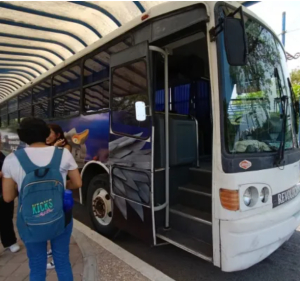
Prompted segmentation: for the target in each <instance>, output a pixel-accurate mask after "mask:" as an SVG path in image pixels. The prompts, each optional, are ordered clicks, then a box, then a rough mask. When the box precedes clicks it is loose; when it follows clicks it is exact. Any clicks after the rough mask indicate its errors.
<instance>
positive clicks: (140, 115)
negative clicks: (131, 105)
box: [135, 101, 147, 122]
mask: <svg viewBox="0 0 300 281" xmlns="http://www.w3.org/2000/svg"><path fill="white" fill-rule="evenodd" d="M146 117H147V115H146V104H145V103H144V102H143V101H137V102H136V103H135V118H136V120H137V121H140V122H142V121H145V120H146Z"/></svg>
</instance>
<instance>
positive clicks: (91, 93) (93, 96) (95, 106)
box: [84, 80, 109, 113]
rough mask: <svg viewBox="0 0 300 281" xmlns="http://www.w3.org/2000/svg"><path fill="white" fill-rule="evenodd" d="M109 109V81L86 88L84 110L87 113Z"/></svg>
mask: <svg viewBox="0 0 300 281" xmlns="http://www.w3.org/2000/svg"><path fill="white" fill-rule="evenodd" d="M108 108H109V81H108V80H106V81H104V82H102V83H99V84H97V85H94V86H91V87H88V88H85V90H84V109H85V112H87V113H90V112H97V111H99V110H103V109H108Z"/></svg>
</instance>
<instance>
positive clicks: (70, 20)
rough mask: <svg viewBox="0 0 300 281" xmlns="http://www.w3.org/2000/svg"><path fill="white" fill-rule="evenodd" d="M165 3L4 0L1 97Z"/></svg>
mask: <svg viewBox="0 0 300 281" xmlns="http://www.w3.org/2000/svg"><path fill="white" fill-rule="evenodd" d="M162 2H163V1H146V2H139V1H126V2H123V1H115V2H113V1H111V2H109V1H77V2H75V1H70V2H51V1H50V2H47V1H39V2H26V1H2V2H0V14H1V15H5V16H2V17H1V18H0V99H1V98H4V97H6V96H8V95H10V94H12V93H14V92H15V91H16V90H17V89H19V88H20V87H22V86H23V85H24V84H26V83H29V82H30V81H32V80H33V79H34V78H36V77H38V76H39V75H41V74H43V73H45V72H46V71H47V70H49V69H51V68H52V67H54V66H56V65H58V64H59V63H61V62H63V61H65V60H66V59H68V58H69V57H71V56H72V55H74V54H76V53H78V52H79V51H81V50H82V49H84V48H85V47H87V46H89V45H91V44H92V43H94V42H96V41H97V40H99V39H101V38H102V37H104V36H106V35H108V34H109V33H111V32H112V31H114V30H115V29H117V28H118V27H120V26H122V25H124V24H126V23H127V22H129V21H131V20H133V19H134V18H136V17H138V16H139V15H141V14H142V13H143V12H144V11H145V10H148V9H150V8H151V7H154V6H156V5H158V4H160V3H162Z"/></svg>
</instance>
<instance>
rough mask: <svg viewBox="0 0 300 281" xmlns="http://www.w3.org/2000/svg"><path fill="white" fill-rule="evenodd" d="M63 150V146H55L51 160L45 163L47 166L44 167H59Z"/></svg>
mask: <svg viewBox="0 0 300 281" xmlns="http://www.w3.org/2000/svg"><path fill="white" fill-rule="evenodd" d="M63 152H64V149H63V148H60V147H55V149H54V153H53V157H52V160H51V162H50V163H49V165H47V167H45V168H50V169H57V168H58V169H59V167H60V163H61V159H62V156H63Z"/></svg>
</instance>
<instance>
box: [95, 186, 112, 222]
mask: <svg viewBox="0 0 300 281" xmlns="http://www.w3.org/2000/svg"><path fill="white" fill-rule="evenodd" d="M93 213H94V216H95V218H96V220H97V221H98V222H99V223H100V224H101V225H108V224H110V222H111V220H112V209H111V198H110V195H109V193H108V192H107V191H106V190H105V189H104V188H98V189H96V190H95V192H94V194H93Z"/></svg>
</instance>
